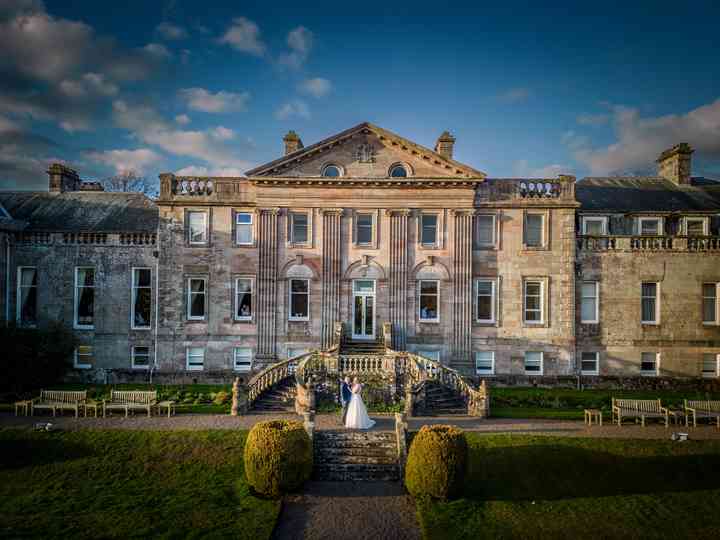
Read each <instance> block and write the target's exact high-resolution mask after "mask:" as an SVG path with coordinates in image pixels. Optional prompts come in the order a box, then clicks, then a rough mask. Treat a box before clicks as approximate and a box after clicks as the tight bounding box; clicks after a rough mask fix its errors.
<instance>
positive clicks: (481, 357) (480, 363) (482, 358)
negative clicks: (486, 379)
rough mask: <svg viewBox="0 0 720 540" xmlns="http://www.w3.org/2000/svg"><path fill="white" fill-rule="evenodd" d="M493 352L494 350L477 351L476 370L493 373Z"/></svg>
mask: <svg viewBox="0 0 720 540" xmlns="http://www.w3.org/2000/svg"><path fill="white" fill-rule="evenodd" d="M493 356H494V354H493V352H492V351H479V352H477V353H475V369H476V372H477V373H478V374H479V375H481V374H483V373H484V374H488V373H490V374H491V373H492V372H493V371H494V370H493Z"/></svg>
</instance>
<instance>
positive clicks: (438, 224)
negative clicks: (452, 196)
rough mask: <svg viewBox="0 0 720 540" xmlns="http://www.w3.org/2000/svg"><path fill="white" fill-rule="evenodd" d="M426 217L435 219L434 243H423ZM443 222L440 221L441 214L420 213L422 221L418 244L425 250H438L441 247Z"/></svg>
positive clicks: (420, 221) (419, 228) (420, 222)
mask: <svg viewBox="0 0 720 540" xmlns="http://www.w3.org/2000/svg"><path fill="white" fill-rule="evenodd" d="M426 217H433V218H435V241H433V242H425V241H423V230H424V229H425V224H424V221H425V218H426ZM441 222H442V220H441V219H440V214H439V213H438V212H421V213H420V220H419V225H418V244H420V246H421V247H423V248H425V249H437V248H438V247H439V246H440V234H441V233H440V230H441Z"/></svg>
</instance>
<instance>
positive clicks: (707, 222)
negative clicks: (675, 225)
mask: <svg viewBox="0 0 720 540" xmlns="http://www.w3.org/2000/svg"><path fill="white" fill-rule="evenodd" d="M690 221H701V222H702V225H703V232H702V235H701V236H708V235H709V228H710V227H709V225H710V220H709V218H708V217H706V216H699V217H696V216H685V217H684V218H683V222H682V227H683V234H684V235H685V236H688V222H690Z"/></svg>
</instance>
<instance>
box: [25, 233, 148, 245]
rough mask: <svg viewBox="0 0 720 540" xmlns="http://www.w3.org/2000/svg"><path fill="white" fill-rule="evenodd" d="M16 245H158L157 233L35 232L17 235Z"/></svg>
mask: <svg viewBox="0 0 720 540" xmlns="http://www.w3.org/2000/svg"><path fill="white" fill-rule="evenodd" d="M13 240H14V242H15V244H16V245H28V244H29V245H54V244H57V245H92V246H110V247H112V246H138V247H148V246H155V245H156V244H157V234H155V233H134V232H127V233H103V232H60V233H58V232H56V233H50V232H41V231H38V232H35V231H30V232H27V231H23V232H18V233H15V234H14V236H13Z"/></svg>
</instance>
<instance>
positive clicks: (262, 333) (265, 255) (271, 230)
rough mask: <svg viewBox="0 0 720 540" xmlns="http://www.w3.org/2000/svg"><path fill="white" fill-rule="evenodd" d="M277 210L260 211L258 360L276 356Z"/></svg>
mask: <svg viewBox="0 0 720 540" xmlns="http://www.w3.org/2000/svg"><path fill="white" fill-rule="evenodd" d="M279 213H280V210H279V209H278V208H260V209H259V211H258V216H259V223H258V275H257V284H258V345H257V354H256V358H257V359H258V360H259V361H261V362H262V361H265V362H272V361H274V360H275V359H276V358H277V356H276V352H275V344H276V342H277V272H278V215H279Z"/></svg>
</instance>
